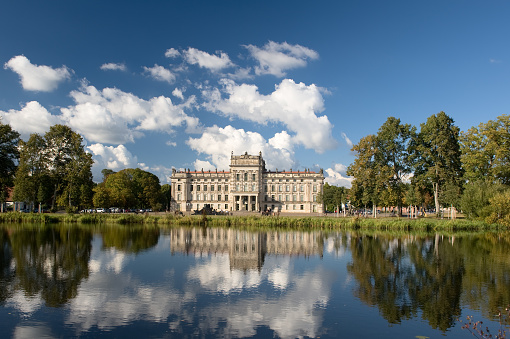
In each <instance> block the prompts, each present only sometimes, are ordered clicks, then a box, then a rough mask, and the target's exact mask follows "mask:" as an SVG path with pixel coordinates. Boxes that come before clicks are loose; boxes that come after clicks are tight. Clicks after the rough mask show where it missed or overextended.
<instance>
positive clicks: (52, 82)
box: [4, 55, 71, 92]
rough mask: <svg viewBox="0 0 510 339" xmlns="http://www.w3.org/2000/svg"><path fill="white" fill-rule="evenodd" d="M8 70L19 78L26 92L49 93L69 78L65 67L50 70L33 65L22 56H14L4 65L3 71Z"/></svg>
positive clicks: (46, 67) (48, 67) (69, 72)
mask: <svg viewBox="0 0 510 339" xmlns="http://www.w3.org/2000/svg"><path fill="white" fill-rule="evenodd" d="M8 68H9V69H11V70H12V71H13V72H15V73H17V74H18V75H19V76H20V79H21V85H22V86H23V89H25V90H27V91H41V92H51V91H53V90H55V89H56V88H57V87H58V84H59V83H60V82H62V81H64V80H66V79H69V78H70V77H71V71H70V70H69V69H68V68H67V67H66V66H62V67H60V68H51V67H50V66H38V65H34V64H32V63H31V62H30V60H28V59H27V57H25V56H24V55H18V56H15V57H13V58H12V59H11V60H9V61H8V62H7V63H5V65H4V69H8Z"/></svg>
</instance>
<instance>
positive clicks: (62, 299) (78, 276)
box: [0, 227, 92, 312]
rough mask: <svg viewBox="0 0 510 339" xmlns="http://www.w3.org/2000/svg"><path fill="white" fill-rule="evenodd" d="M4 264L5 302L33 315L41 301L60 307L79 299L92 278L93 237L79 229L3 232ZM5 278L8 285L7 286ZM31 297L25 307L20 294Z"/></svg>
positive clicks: (3, 296)
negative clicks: (83, 283) (83, 282)
mask: <svg viewBox="0 0 510 339" xmlns="http://www.w3.org/2000/svg"><path fill="white" fill-rule="evenodd" d="M2 231H3V232H2V239H1V240H2V247H3V256H2V260H1V265H2V267H1V269H0V271H1V272H2V284H4V283H5V284H6V285H5V286H2V290H4V289H5V291H6V292H5V295H2V301H3V300H5V299H3V298H6V297H7V298H8V297H9V296H12V298H11V299H12V302H14V303H21V304H19V305H20V307H21V308H26V310H27V311H29V312H30V311H31V310H32V308H33V307H34V303H35V306H38V304H39V298H40V299H42V300H44V302H45V303H46V305H47V306H51V307H58V306H61V305H64V304H66V303H67V302H68V301H69V300H70V299H72V298H74V297H76V294H77V288H78V285H79V283H80V282H81V280H82V279H85V278H87V277H88V274H89V271H88V261H89V257H90V251H91V243H90V240H91V239H92V235H91V233H90V232H89V231H83V230H81V229H78V228H64V227H61V228H57V227H41V228H31V229H26V230H23V231H9V230H5V229H2ZM4 278H5V279H6V281H5V282H4ZM20 291H23V294H24V295H25V296H26V297H27V301H28V302H27V303H23V300H22V298H21V296H20V295H19V292H20Z"/></svg>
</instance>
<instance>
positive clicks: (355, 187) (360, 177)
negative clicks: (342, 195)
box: [347, 134, 383, 207]
mask: <svg viewBox="0 0 510 339" xmlns="http://www.w3.org/2000/svg"><path fill="white" fill-rule="evenodd" d="M352 151H353V152H356V159H355V160H354V163H352V164H351V165H349V167H348V168H347V175H349V176H352V177H354V179H353V181H352V182H351V189H350V197H351V203H352V204H353V205H354V206H358V207H359V206H367V205H369V204H371V203H374V204H377V203H378V199H379V195H380V192H381V190H382V188H383V187H382V183H381V181H380V178H381V175H380V172H381V168H380V166H378V164H377V163H376V161H375V154H376V152H377V138H376V136H375V135H373V134H370V135H368V136H366V137H364V138H361V140H360V141H359V143H358V144H356V145H354V146H353V147H352Z"/></svg>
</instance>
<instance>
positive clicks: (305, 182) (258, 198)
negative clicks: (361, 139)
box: [171, 153, 324, 213]
mask: <svg viewBox="0 0 510 339" xmlns="http://www.w3.org/2000/svg"><path fill="white" fill-rule="evenodd" d="M171 183H172V185H171V186H172V189H171V193H172V209H174V210H178V211H182V212H186V211H188V212H189V211H193V210H200V209H202V208H203V207H205V206H206V205H207V206H209V207H211V208H212V209H215V210H218V211H228V212H234V211H249V212H260V211H267V210H269V211H271V212H286V213H314V212H315V213H322V212H323V209H322V204H320V203H319V202H318V196H319V194H320V192H322V188H323V185H324V175H323V173H322V170H321V171H320V172H318V173H316V172H312V171H309V170H305V171H292V170H291V171H280V172H278V171H274V172H271V171H267V170H266V168H265V161H264V160H263V158H262V154H259V155H258V156H257V155H249V154H247V153H245V154H244V155H237V156H234V155H232V156H231V164H230V171H228V172H226V171H203V170H202V171H190V170H186V171H179V172H177V171H175V170H174V171H173V173H172V179H171Z"/></svg>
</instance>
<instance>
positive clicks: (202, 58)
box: [184, 47, 234, 72]
mask: <svg viewBox="0 0 510 339" xmlns="http://www.w3.org/2000/svg"><path fill="white" fill-rule="evenodd" d="M184 57H185V59H186V61H187V62H188V63H189V64H192V65H198V66H200V67H201V68H207V69H209V70H211V71H213V72H217V71H221V70H222V69H224V68H228V67H232V66H234V64H233V63H232V61H230V58H229V57H228V55H227V54H226V53H221V52H220V53H219V56H217V55H214V54H209V53H207V52H204V51H200V50H198V49H196V48H192V47H190V48H188V50H186V51H184Z"/></svg>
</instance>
